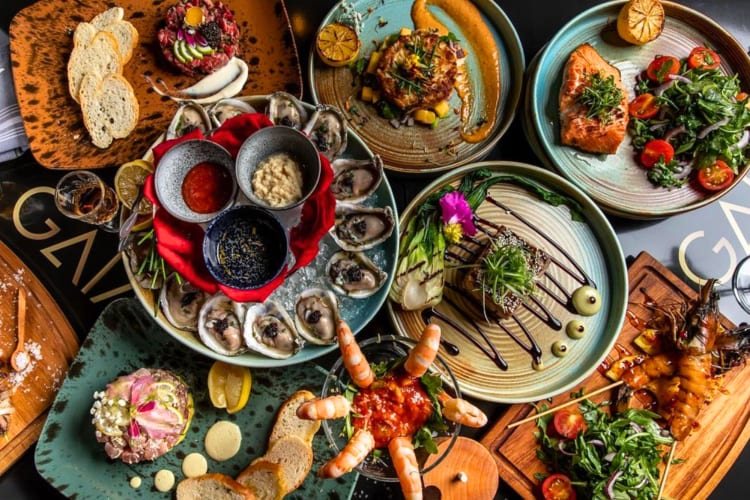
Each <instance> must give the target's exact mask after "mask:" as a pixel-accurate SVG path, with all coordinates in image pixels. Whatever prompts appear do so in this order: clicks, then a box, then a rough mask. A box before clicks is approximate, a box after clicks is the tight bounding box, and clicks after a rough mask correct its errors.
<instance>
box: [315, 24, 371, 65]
mask: <svg viewBox="0 0 750 500" xmlns="http://www.w3.org/2000/svg"><path fill="white" fill-rule="evenodd" d="M361 45H362V42H360V40H359V37H358V36H357V32H356V31H354V29H352V28H351V27H349V26H347V25H345V24H341V23H331V24H328V25H326V26H324V27H323V28H322V29H321V30H320V31H319V32H318V36H317V38H316V39H315V49H316V51H317V52H318V55H319V56H320V58H321V59H322V60H323V62H324V63H326V64H327V65H329V66H333V67H339V66H344V65H346V64H349V63H350V62H352V61H353V60H354V59H356V58H357V55H358V54H359V49H360V47H361Z"/></svg>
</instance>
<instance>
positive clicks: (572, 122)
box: [560, 43, 628, 154]
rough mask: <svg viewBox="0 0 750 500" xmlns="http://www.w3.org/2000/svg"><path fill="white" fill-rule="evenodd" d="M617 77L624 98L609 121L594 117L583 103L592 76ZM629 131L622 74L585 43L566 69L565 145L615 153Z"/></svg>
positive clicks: (562, 127) (562, 115) (563, 99)
mask: <svg viewBox="0 0 750 500" xmlns="http://www.w3.org/2000/svg"><path fill="white" fill-rule="evenodd" d="M597 73H598V75H599V76H600V77H601V78H603V79H607V78H609V77H610V76H612V77H613V78H614V83H615V85H616V86H617V88H619V89H620V91H621V94H622V98H621V99H620V102H619V104H618V105H617V106H615V107H614V108H613V109H612V110H611V112H609V113H608V115H607V117H606V118H605V119H601V118H599V117H596V116H594V117H590V116H588V115H589V107H588V106H587V105H585V104H584V103H582V102H580V99H581V95H582V94H583V92H584V89H585V88H586V87H588V86H590V85H591V78H592V75H596V74H597ZM627 128H628V92H627V90H626V89H625V86H624V85H623V84H622V79H621V78H620V71H619V70H618V69H617V68H615V67H614V66H612V65H611V64H609V63H608V62H607V61H605V60H604V59H603V58H602V56H601V55H599V53H598V52H597V51H596V49H595V48H594V47H592V46H591V45H589V44H587V43H585V44H583V45H580V46H579V47H578V48H576V49H575V50H574V51H573V52H572V53H571V54H570V57H569V58H568V62H567V63H566V64H565V69H564V70H563V82H562V87H560V135H561V139H562V143H563V144H565V145H568V146H573V147H576V148H578V149H581V150H583V151H587V152H589V153H606V154H614V153H616V152H617V147H618V146H619V145H620V143H621V142H622V140H623V139H624V138H625V134H626V130H627Z"/></svg>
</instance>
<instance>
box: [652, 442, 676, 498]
mask: <svg viewBox="0 0 750 500" xmlns="http://www.w3.org/2000/svg"><path fill="white" fill-rule="evenodd" d="M675 448H677V441H672V447H671V448H670V449H669V455H668V456H667V465H665V466H664V473H663V474H662V475H661V481H660V482H659V493H657V494H656V500H661V498H662V495H663V494H664V487H665V486H666V485H667V474H669V466H670V465H672V457H674V450H675Z"/></svg>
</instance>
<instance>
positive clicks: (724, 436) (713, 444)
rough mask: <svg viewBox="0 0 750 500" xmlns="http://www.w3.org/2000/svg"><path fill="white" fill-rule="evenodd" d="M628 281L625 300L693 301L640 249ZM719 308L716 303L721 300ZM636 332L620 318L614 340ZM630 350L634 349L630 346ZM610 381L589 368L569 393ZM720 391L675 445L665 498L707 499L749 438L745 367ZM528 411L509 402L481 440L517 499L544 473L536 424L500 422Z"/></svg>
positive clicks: (626, 340) (533, 493)
mask: <svg viewBox="0 0 750 500" xmlns="http://www.w3.org/2000/svg"><path fill="white" fill-rule="evenodd" d="M628 282H629V291H630V302H631V303H643V300H644V298H643V293H642V292H641V289H643V290H646V291H647V293H648V295H649V296H650V297H651V298H653V299H655V300H656V301H657V302H660V301H664V300H675V299H679V298H680V297H682V298H685V299H695V297H696V296H697V291H696V290H693V289H692V288H691V287H690V286H688V285H687V284H685V283H684V282H683V281H681V280H680V279H679V278H678V277H677V276H675V275H674V274H673V273H672V272H671V271H670V270H669V269H667V268H666V267H664V266H663V265H662V264H660V263H659V262H658V261H656V260H655V259H654V258H653V257H652V256H651V255H649V254H648V253H645V252H644V253H641V254H640V255H638V258H637V259H636V260H635V261H634V262H633V263H632V265H631V266H630V268H629V269H628ZM726 300H730V299H726ZM719 306H720V307H721V303H720V304H719ZM722 325H724V326H725V327H726V328H733V327H734V325H733V324H732V323H731V322H730V321H729V320H727V318H726V317H723V316H722ZM637 334H638V331H637V330H636V328H635V327H633V326H632V325H631V324H630V323H629V322H628V321H626V322H625V325H624V326H623V329H622V332H621V333H620V337H619V339H618V344H621V345H624V346H627V347H629V348H630V347H632V344H631V342H632V340H633V339H634V338H635V337H636V336H637ZM632 350H633V351H635V348H633V349H632ZM610 383H611V380H609V379H607V378H606V377H604V376H603V375H601V374H599V373H598V372H594V374H593V375H591V376H590V377H589V378H588V379H586V380H585V381H584V382H583V383H582V384H581V385H580V386H578V387H577V388H575V389H573V390H572V391H571V392H574V391H578V390H580V389H583V388H585V390H586V391H587V392H591V391H593V390H595V389H597V388H600V387H604V386H606V385H608V384H610ZM723 389H724V390H723V391H722V392H719V393H718V394H716V395H715V397H714V400H713V402H712V403H711V404H710V405H709V406H704V407H703V409H702V410H701V412H700V414H699V415H698V423H699V424H700V426H699V427H698V428H697V429H696V430H694V431H693V433H692V434H691V435H690V436H689V437H688V438H687V439H686V440H684V441H682V442H680V443H679V444H678V445H677V448H676V450H675V458H677V459H683V460H685V462H684V463H682V464H675V465H672V466H671V467H670V470H669V476H668V478H667V484H666V488H665V491H664V497H665V498H707V497H708V495H709V494H710V493H711V491H712V490H713V489H714V488H715V487H716V485H717V484H718V483H719V481H721V479H722V477H723V476H724V474H725V473H726V472H727V471H728V470H729V468H730V467H731V465H732V464H733V463H734V461H735V460H736V459H737V456H738V455H739V454H740V452H741V451H742V449H743V448H744V447H745V444H746V443H747V441H748V439H749V438H750V425H747V423H748V420H750V405H747V404H746V402H747V401H748V400H750V369H748V368H743V367H738V368H735V369H733V370H732V371H730V372H729V373H728V374H726V375H725V377H724V383H723ZM614 396H615V394H614V393H607V394H602V395H600V396H597V397H595V398H593V399H595V400H597V401H599V400H604V399H610V400H613V399H614ZM566 401H570V394H569V393H564V394H560V395H558V396H556V397H554V398H553V399H552V400H551V402H550V401H543V402H540V403H547V404H548V406H556V405H558V404H561V403H564V402H566ZM534 411H535V410H534V409H533V407H532V405H530V404H517V405H513V406H511V407H510V408H509V409H508V410H507V411H506V412H505V413H504V414H503V416H502V417H501V418H500V420H499V421H498V422H496V423H495V424H494V426H493V427H492V428H491V429H490V430H489V431H488V432H487V434H486V435H485V436H484V438H483V439H482V444H483V445H485V446H486V447H487V448H488V449H489V450H490V453H491V454H492V456H493V457H494V459H495V461H496V462H497V469H498V473H499V475H500V478H501V479H502V480H504V481H505V482H506V483H508V485H510V486H511V487H512V488H513V489H514V490H515V491H516V492H517V493H518V494H519V495H521V496H522V497H523V498H535V497H537V496H538V495H539V485H538V481H536V480H535V479H534V474H535V473H537V472H548V471H546V469H545V465H544V464H543V463H542V462H541V461H539V459H537V458H536V449H537V443H536V438H535V437H534V431H535V430H536V424H535V423H534V422H528V423H526V424H523V425H520V426H518V427H516V428H514V429H506V426H507V425H508V424H510V423H512V422H515V421H517V420H520V419H522V418H524V417H527V416H529V415H531V414H532V412H534Z"/></svg>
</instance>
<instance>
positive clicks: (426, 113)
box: [414, 109, 437, 125]
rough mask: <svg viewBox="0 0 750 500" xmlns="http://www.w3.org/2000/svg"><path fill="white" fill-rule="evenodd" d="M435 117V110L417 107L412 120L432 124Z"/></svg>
mask: <svg viewBox="0 0 750 500" xmlns="http://www.w3.org/2000/svg"><path fill="white" fill-rule="evenodd" d="M436 118H437V115H435V112H434V111H430V110H429V109H418V110H416V111H415V112H414V120H415V121H418V122H419V123H424V124H425V125H432V123H433V122H434V121H435V119H436Z"/></svg>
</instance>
